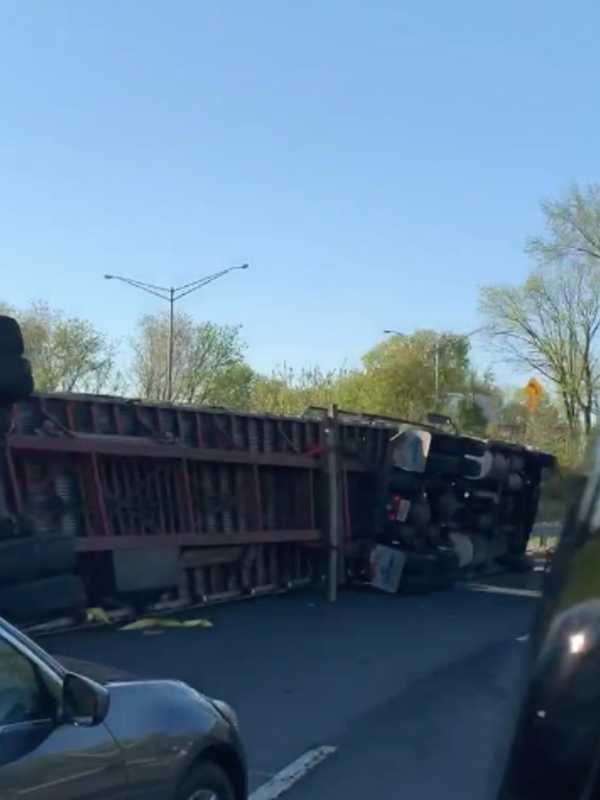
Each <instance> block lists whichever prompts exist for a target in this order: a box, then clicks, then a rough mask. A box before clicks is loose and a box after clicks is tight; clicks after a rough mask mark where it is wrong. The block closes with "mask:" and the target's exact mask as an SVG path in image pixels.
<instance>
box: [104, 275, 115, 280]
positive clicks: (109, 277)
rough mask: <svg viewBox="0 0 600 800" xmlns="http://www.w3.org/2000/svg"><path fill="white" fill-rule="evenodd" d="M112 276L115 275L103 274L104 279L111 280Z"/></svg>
mask: <svg viewBox="0 0 600 800" xmlns="http://www.w3.org/2000/svg"><path fill="white" fill-rule="evenodd" d="M114 277H115V276H114V275H105V276H104V278H105V280H107V281H112V279H113V278H114Z"/></svg>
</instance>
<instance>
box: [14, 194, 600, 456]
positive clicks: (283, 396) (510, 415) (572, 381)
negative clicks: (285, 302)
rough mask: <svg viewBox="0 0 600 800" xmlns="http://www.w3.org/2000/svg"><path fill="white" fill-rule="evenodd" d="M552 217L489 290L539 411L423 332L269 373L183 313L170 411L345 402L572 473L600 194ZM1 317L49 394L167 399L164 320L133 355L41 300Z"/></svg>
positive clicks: (490, 305) (596, 400) (501, 350)
mask: <svg viewBox="0 0 600 800" xmlns="http://www.w3.org/2000/svg"><path fill="white" fill-rule="evenodd" d="M542 211H543V217H544V223H545V226H544V230H543V232H542V233H541V235H539V236H536V237H532V238H531V239H530V240H529V241H528V242H527V245H526V251H527V253H528V255H529V257H530V258H531V269H530V272H529V274H528V276H527V277H526V279H525V280H524V281H523V282H522V283H520V284H516V285H502V284H496V285H489V286H485V287H483V288H482V289H481V292H480V312H481V315H482V321H483V324H484V330H485V333H486V336H487V342H488V345H489V347H490V349H491V350H493V351H495V352H496V354H497V355H500V357H501V358H502V359H503V360H504V361H505V362H507V363H510V364H512V365H514V366H515V367H516V368H518V369H519V371H520V372H521V373H523V372H524V371H525V370H526V371H528V372H530V373H533V374H535V375H537V376H539V377H540V378H541V380H542V382H543V385H544V387H545V388H546V391H545V393H544V395H543V397H542V399H541V402H540V403H539V404H538V406H537V407H536V408H535V409H534V410H529V409H528V408H527V406H526V405H525V402H524V397H523V396H522V394H521V393H520V392H518V391H507V390H503V389H501V388H500V387H499V386H498V385H497V382H496V380H495V379H494V375H493V374H492V373H491V372H489V371H488V372H483V373H482V372H480V371H477V370H476V369H474V367H473V365H472V363H471V360H470V345H469V340H468V339H467V338H465V337H464V336H461V335H457V334H452V333H444V332H438V331H434V330H418V331H416V332H415V333H413V334H411V335H406V336H402V337H400V336H389V337H387V338H386V339H384V340H382V341H380V342H378V343H377V344H376V345H375V346H374V347H373V348H371V349H370V350H369V351H368V352H366V353H365V354H364V355H363V356H362V358H361V362H360V366H359V367H358V368H354V369H347V368H345V367H340V368H338V369H333V370H323V369H322V368H320V367H319V366H318V365H315V366H307V367H303V368H301V369H296V368H293V367H291V366H289V365H286V364H283V365H280V366H278V367H276V368H275V369H273V371H272V372H271V373H270V374H261V373H258V372H256V371H255V370H254V369H252V367H251V366H250V364H249V363H248V361H247V358H246V345H245V343H244V341H243V339H242V337H241V333H240V329H239V327H237V326H231V325H216V324H215V323H212V322H197V321H195V320H194V319H193V318H192V317H191V316H189V315H188V314H185V313H178V314H176V316H175V324H174V360H173V395H172V400H173V402H178V403H187V404H203V405H212V406H222V407H227V408H231V409H239V410H249V411H257V412H271V413H278V414H298V413H301V412H302V411H304V409H305V408H307V407H308V406H326V405H328V404H329V403H331V402H335V403H337V404H338V406H340V407H341V408H344V409H349V410H353V411H360V412H365V413H372V414H385V415H387V416H392V417H401V418H405V419H412V420H415V421H423V420H424V419H425V418H426V416H427V413H428V412H431V411H438V412H444V413H449V414H450V415H451V416H452V417H453V419H454V420H455V422H456V424H457V425H458V427H459V429H460V430H461V431H463V432H465V433H470V434H473V435H491V436H497V437H503V438H507V439H512V440H517V441H524V442H527V443H529V444H532V445H533V446H536V447H542V448H543V449H547V450H550V451H552V452H554V453H556V454H557V455H559V457H560V458H561V459H562V460H563V461H564V462H567V463H573V462H574V461H576V460H577V459H578V458H579V457H580V456H581V453H582V452H583V449H584V447H585V443H586V441H587V440H588V438H589V436H590V435H591V434H592V432H593V430H594V428H595V426H596V419H597V415H598V412H599V406H600V392H599V388H600V369H599V361H598V357H599V353H598V335H599V330H600V185H596V184H592V185H590V186H587V187H584V188H580V187H578V186H574V187H572V188H571V189H569V190H568V191H567V192H566V193H565V194H563V195H562V196H561V197H559V198H558V199H553V200H549V201H547V202H544V203H543V204H542ZM0 312H2V313H10V314H13V315H14V316H16V317H17V318H18V319H19V321H20V322H21V324H22V327H23V332H24V337H25V341H26V346H27V354H28V356H29V358H30V360H31V363H32V367H33V372H34V376H35V380H36V385H37V387H38V389H39V390H40V391H48V392H52V391H63V392H94V393H105V394H123V395H127V396H130V397H136V398H139V399H145V400H154V401H164V400H166V399H167V370H166V365H167V350H168V332H169V320H168V316H167V315H166V314H148V315H145V316H143V317H141V319H140V320H139V321H138V323H137V327H136V331H135V333H134V335H133V337H132V338H131V341H130V342H129V343H128V344H129V347H128V349H127V357H126V358H124V357H123V353H122V350H123V344H122V343H121V346H120V347H119V346H118V345H117V343H116V342H114V341H112V340H111V339H110V337H108V336H107V335H106V334H105V333H104V332H103V331H101V330H98V329H97V328H96V327H95V326H93V325H92V324H91V323H90V322H89V321H88V320H84V319H80V318H77V317H69V316H66V315H64V314H63V313H61V312H60V311H58V310H56V309H52V308H50V307H49V306H48V305H47V304H45V303H41V302H37V303H33V304H32V305H31V306H29V307H28V308H24V309H15V308H13V307H11V306H10V305H9V304H0ZM436 354H437V355H436ZM436 363H437V365H438V366H437V368H436ZM124 364H125V365H126V366H123V365H124Z"/></svg>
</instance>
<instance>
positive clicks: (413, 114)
mask: <svg viewBox="0 0 600 800" xmlns="http://www.w3.org/2000/svg"><path fill="white" fill-rule="evenodd" d="M0 11H1V16H0V20H1V24H0V31H1V33H0V91H1V98H2V110H1V114H0V272H1V276H2V291H1V294H2V297H3V299H5V300H7V301H9V302H11V303H14V304H16V305H20V304H25V303H27V302H28V301H29V300H31V299H35V298H43V299H45V300H47V301H48V302H49V303H50V304H52V305H53V306H57V307H59V308H62V309H64V310H65V311H66V312H68V313H70V314H78V315H81V316H84V317H88V318H90V319H91V320H93V321H94V322H95V323H96V324H97V325H99V326H101V327H102V328H104V329H105V330H107V331H109V332H110V333H111V334H112V335H114V336H117V337H124V338H125V337H127V336H128V335H129V334H130V333H131V331H132V330H133V327H134V324H135V320H136V317H137V316H138V315H140V314H141V313H143V312H147V311H151V310H155V309H156V308H157V304H158V303H159V301H154V300H153V299H152V298H151V297H146V296H144V295H143V294H141V293H137V292H135V291H134V290H128V289H126V287H121V286H119V285H118V284H115V283H109V282H106V281H103V280H102V275H103V273H105V272H114V273H121V274H125V275H128V276H132V277H136V278H139V279H142V280H147V281H150V282H154V283H160V284H170V283H175V284H177V283H184V282H187V281H189V280H192V279H193V278H195V277H197V276H201V275H203V274H206V273H210V272H213V271H215V270H217V269H219V268H221V267H223V266H228V265H230V264H236V263H240V262H243V261H248V262H250V263H251V265H252V268H251V271H248V272H245V273H234V274H233V275H231V276H228V277H227V278H225V279H224V280H222V281H220V282H218V283H215V284H213V285H211V286H210V287H207V288H206V289H204V290H203V291H202V292H200V293H198V294H196V295H193V296H191V297H190V298H186V300H185V301H183V303H184V305H183V306H182V307H184V308H185V309H186V310H187V311H189V312H190V313H192V314H193V315H194V316H196V317H197V318H198V319H204V318H208V319H212V320H215V321H217V322H220V323H241V324H242V325H243V333H244V337H245V339H246V340H247V342H248V344H249V351H248V355H249V358H250V361H251V363H252V364H253V365H254V366H256V367H257V368H261V369H269V368H270V367H271V366H273V365H274V364H276V363H277V362H281V361H283V360H284V359H285V360H287V361H288V362H291V363H293V364H297V365H299V364H303V363H315V362H318V363H321V364H323V365H324V366H334V365H336V364H339V363H341V362H342V361H343V360H344V359H345V360H346V361H347V362H348V363H350V364H353V363H356V362H357V360H358V358H359V356H360V354H361V353H362V352H364V351H365V350H366V349H368V348H369V347H370V346H372V345H373V344H374V343H375V342H376V341H377V339H378V338H380V336H381V331H382V329H383V328H384V327H397V328H401V329H403V330H406V331H411V330H413V329H414V328H416V327H436V328H444V329H449V330H457V331H466V330H469V329H471V328H474V327H476V326H477V324H478V323H479V318H478V315H477V294H478V287H479V286H480V285H481V284H482V283H485V282H495V281H500V280H504V281H518V280H520V279H522V278H523V276H524V275H525V273H526V270H527V267H528V264H527V261H526V258H525V256H524V255H523V252H522V245H523V242H524V239H525V238H526V236H527V235H528V234H529V233H535V232H537V231H538V230H539V228H540V223H541V217H540V212H539V201H540V199H541V198H543V197H545V196H548V195H553V194H557V193H559V192H561V191H562V190H564V189H565V188H566V187H567V186H568V185H569V184H570V182H571V181H573V180H578V181H580V182H591V181H595V180H597V179H598V177H599V176H598V167H599V148H598V142H599V141H600V130H599V128H600V103H598V80H599V76H600V48H599V47H598V30H599V28H600V5H599V4H598V3H597V0H596V2H592V1H590V2H577V1H575V2H570V3H565V2H562V1H561V2H554V1H553V0H543V1H540V0H530V2H522V0H519V2H517V0H503V2H497V3H485V2H481V0H455V2H447V0H436V2H433V1H432V0H429V2H428V1H427V0H421V2H416V0H413V1H412V2H399V1H398V0H389V2H387V1H385V2H384V1H383V0H374V1H373V2H370V3H366V2H364V0H360V1H359V0H343V2H342V0H330V1H329V2H327V1H326V0H321V1H320V2H311V1H307V0H305V2H301V3H294V2H285V0H270V1H269V2H263V1H262V0H256V1H255V2H247V0H238V1H237V2H231V1H230V0H211V1H210V2H209V1H208V0H193V2H183V0H176V2H166V0H165V1H164V2H151V1H149V0H139V1H136V0H128V2H110V1H108V0H102V2H79V1H78V0H72V2H61V0H52V2H45V0H37V2H36V1H35V0H30V1H29V2H22V0H9V1H8V2H3V3H0ZM476 355H477V360H478V363H480V364H483V363H485V362H486V360H487V357H486V355H485V353H484V352H483V351H481V350H480V349H479V348H477V350H476Z"/></svg>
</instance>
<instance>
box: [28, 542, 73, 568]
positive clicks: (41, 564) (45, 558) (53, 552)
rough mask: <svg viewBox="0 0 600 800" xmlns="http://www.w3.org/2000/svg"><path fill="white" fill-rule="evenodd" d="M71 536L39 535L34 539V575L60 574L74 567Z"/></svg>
mask: <svg viewBox="0 0 600 800" xmlns="http://www.w3.org/2000/svg"><path fill="white" fill-rule="evenodd" d="M75 561H76V553H75V538H74V537H73V536H44V537H42V536H39V537H37V538H36V540H35V566H36V573H35V574H36V577H37V578H42V577H48V576H50V575H62V574H64V573H67V572H71V571H72V570H74V569H75Z"/></svg>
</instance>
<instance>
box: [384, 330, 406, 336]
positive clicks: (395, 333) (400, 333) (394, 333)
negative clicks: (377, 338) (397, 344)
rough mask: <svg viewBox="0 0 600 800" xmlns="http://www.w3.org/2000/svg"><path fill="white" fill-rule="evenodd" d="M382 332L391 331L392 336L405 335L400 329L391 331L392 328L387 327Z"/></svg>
mask: <svg viewBox="0 0 600 800" xmlns="http://www.w3.org/2000/svg"><path fill="white" fill-rule="evenodd" d="M383 332H384V333H391V334H392V335H394V336H404V335H405V334H403V333H402V332H401V331H393V330H390V329H389V328H386V329H385V330H384V331H383Z"/></svg>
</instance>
